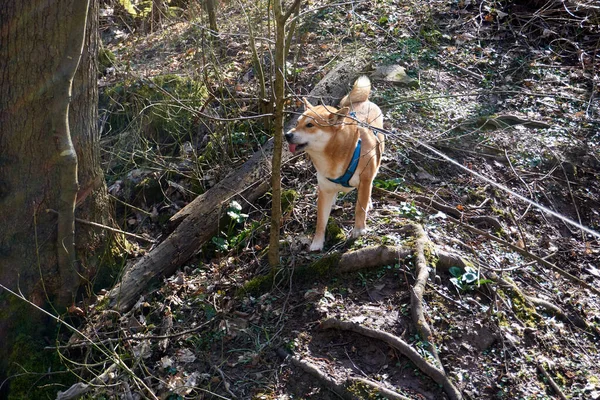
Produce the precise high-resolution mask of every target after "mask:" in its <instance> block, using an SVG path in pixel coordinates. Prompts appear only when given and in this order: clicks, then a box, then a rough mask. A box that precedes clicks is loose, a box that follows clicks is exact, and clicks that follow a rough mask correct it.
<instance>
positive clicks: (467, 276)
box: [461, 272, 477, 283]
mask: <svg viewBox="0 0 600 400" xmlns="http://www.w3.org/2000/svg"><path fill="white" fill-rule="evenodd" d="M461 280H462V281H463V282H466V283H473V282H475V281H476V280H477V274H476V273H474V272H465V273H464V274H463V276H462V277H461Z"/></svg>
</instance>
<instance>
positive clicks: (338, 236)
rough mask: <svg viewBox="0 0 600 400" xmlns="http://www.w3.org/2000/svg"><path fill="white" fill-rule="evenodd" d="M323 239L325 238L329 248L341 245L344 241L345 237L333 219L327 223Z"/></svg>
mask: <svg viewBox="0 0 600 400" xmlns="http://www.w3.org/2000/svg"><path fill="white" fill-rule="evenodd" d="M325 237H326V238H327V243H328V244H329V245H330V246H333V245H335V244H338V243H341V242H343V241H344V240H346V235H345V234H344V231H343V230H342V228H340V226H339V225H338V224H337V222H335V220H334V219H333V218H329V221H328V222H327V228H326V229H325Z"/></svg>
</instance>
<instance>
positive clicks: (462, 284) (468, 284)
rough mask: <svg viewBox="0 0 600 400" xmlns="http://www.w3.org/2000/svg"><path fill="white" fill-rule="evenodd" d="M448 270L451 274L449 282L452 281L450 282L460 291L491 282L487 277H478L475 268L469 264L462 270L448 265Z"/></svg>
mask: <svg viewBox="0 0 600 400" xmlns="http://www.w3.org/2000/svg"><path fill="white" fill-rule="evenodd" d="M449 272H450V274H451V275H452V278H450V282H452V284H453V285H454V286H455V287H456V288H458V289H459V290H460V291H461V292H466V291H468V290H471V289H474V288H475V287H479V286H481V285H484V284H486V283H492V282H493V281H492V280H489V279H481V278H479V274H478V272H477V270H476V269H475V268H473V267H470V266H467V267H465V268H464V270H463V269H462V268H460V267H456V266H455V267H450V269H449Z"/></svg>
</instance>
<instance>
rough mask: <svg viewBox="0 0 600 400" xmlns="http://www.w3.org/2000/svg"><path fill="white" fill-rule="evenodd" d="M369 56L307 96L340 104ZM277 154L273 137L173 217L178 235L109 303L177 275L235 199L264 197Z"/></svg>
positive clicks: (138, 266) (134, 271)
mask: <svg viewBox="0 0 600 400" xmlns="http://www.w3.org/2000/svg"><path fill="white" fill-rule="evenodd" d="M367 59H368V52H367V51H366V50H363V51H362V52H357V55H354V56H352V57H351V58H350V59H348V60H345V61H343V62H341V63H340V64H338V65H337V66H336V67H335V68H334V69H333V70H332V71H331V72H330V73H329V74H328V75H327V76H326V77H325V78H324V79H323V80H322V81H321V82H319V83H318V84H317V85H316V86H315V88H314V89H313V90H312V91H311V94H310V95H309V96H308V97H309V98H310V99H311V101H314V102H315V103H317V102H319V101H323V102H324V104H337V102H339V100H340V99H341V98H342V97H343V96H344V95H345V94H346V93H347V91H348V90H349V87H350V84H351V83H352V82H354V79H355V78H356V76H357V74H358V73H360V72H362V71H363V70H364V69H365V68H366V67H367V65H368V61H367ZM296 120H297V116H295V117H293V118H292V119H291V120H290V121H288V124H287V127H291V125H293V124H295V122H296ZM272 152H273V141H272V140H271V141H270V142H269V143H268V144H267V146H265V147H263V148H262V149H260V150H259V151H258V152H256V153H255V154H254V156H252V158H250V159H249V160H248V161H246V163H245V164H244V165H242V167H240V168H239V169H238V170H236V171H234V172H233V173H231V174H230V175H229V176H227V177H226V178H225V179H223V180H222V181H221V182H219V183H218V184H217V185H215V186H214V187H213V188H211V189H210V190H209V191H207V192H206V193H204V194H203V195H201V196H198V198H196V200H194V201H193V202H191V203H190V204H189V205H188V206H187V207H185V208H184V209H183V210H181V211H180V212H179V213H177V214H175V215H174V216H173V217H172V218H171V222H172V223H173V224H174V225H176V226H177V227H176V228H175V230H174V231H173V233H171V235H169V237H168V238H167V239H165V241H164V242H162V243H161V244H160V245H158V246H157V247H156V248H155V249H154V250H153V251H152V252H150V253H148V254H147V255H146V256H144V257H143V258H141V259H140V260H139V261H137V263H135V264H134V265H132V266H130V267H129V268H128V269H127V270H126V271H125V273H124V275H123V278H122V280H121V282H120V283H119V284H118V285H116V286H115V287H114V288H113V289H112V290H111V291H110V293H109V294H108V298H109V306H110V307H111V308H115V309H118V310H121V311H125V310H128V309H129V308H131V307H132V306H133V305H134V304H135V302H136V300H137V299H138V298H139V296H140V294H141V293H142V292H143V291H144V290H145V289H146V287H147V285H148V283H149V282H150V281H151V280H152V279H155V278H157V277H160V276H169V275H172V274H173V273H174V272H175V270H176V269H177V268H178V267H179V266H181V265H182V264H183V263H184V262H186V261H187V260H189V259H190V257H191V256H192V255H194V254H195V253H196V252H197V251H198V249H199V248H200V247H201V246H202V244H203V243H204V242H206V241H207V240H210V239H211V238H212V237H213V236H214V235H215V234H217V233H218V231H219V220H220V218H221V216H222V214H223V212H224V211H225V210H226V209H227V206H228V205H229V203H230V202H231V201H232V200H237V201H238V202H239V203H240V204H242V206H243V207H247V206H248V205H249V204H250V203H252V202H253V201H255V200H256V199H257V198H259V197H260V196H262V195H263V194H264V193H265V192H266V190H267V189H268V188H269V178H270V174H271V163H270V158H271V155H272ZM289 156H290V153H289V152H284V153H283V155H282V160H283V161H284V162H285V161H286V160H287V159H288V158H289Z"/></svg>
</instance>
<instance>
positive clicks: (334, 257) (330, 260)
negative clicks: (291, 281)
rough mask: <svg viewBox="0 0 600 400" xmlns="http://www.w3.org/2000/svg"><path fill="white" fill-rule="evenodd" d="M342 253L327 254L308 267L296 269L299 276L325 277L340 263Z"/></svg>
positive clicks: (310, 277)
mask: <svg viewBox="0 0 600 400" xmlns="http://www.w3.org/2000/svg"><path fill="white" fill-rule="evenodd" d="M341 258H342V255H341V254H340V253H333V254H328V255H325V256H323V257H321V258H319V259H318V260H316V261H315V262H313V263H312V264H310V265H309V266H308V267H303V268H300V269H299V270H297V271H296V274H297V275H298V277H299V278H301V279H302V278H309V279H314V278H315V277H319V278H321V277H324V276H327V275H329V274H330V273H331V271H332V269H334V268H336V267H337V266H338V264H339V263H340V259H341Z"/></svg>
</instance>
